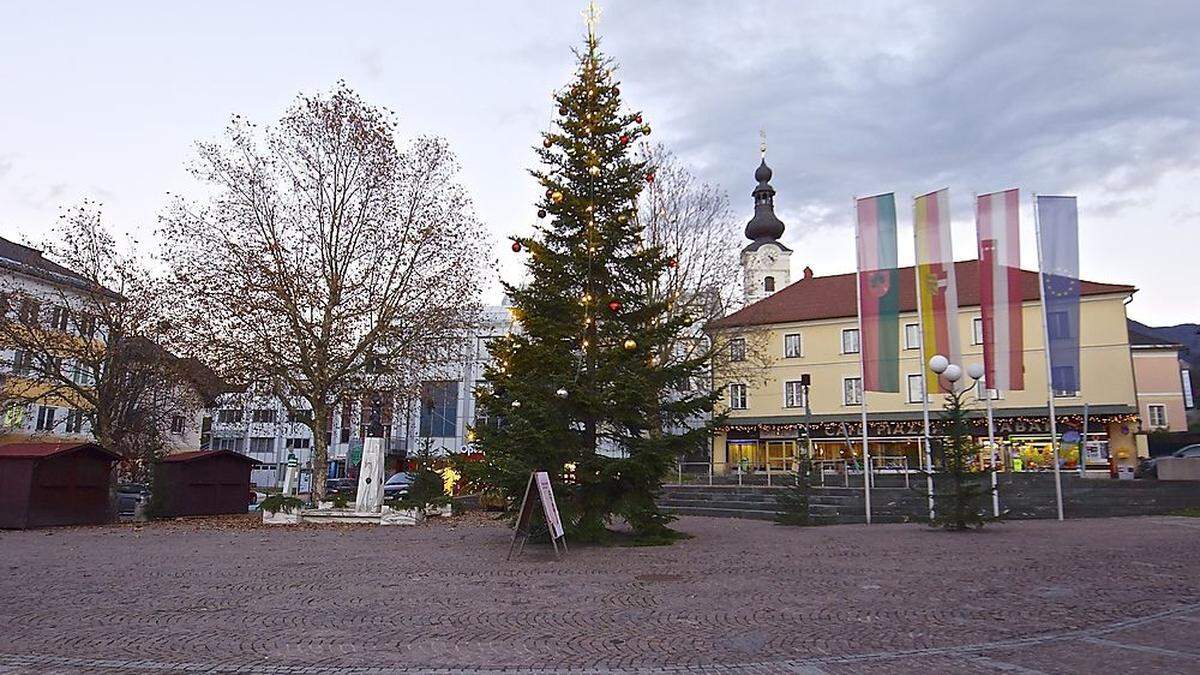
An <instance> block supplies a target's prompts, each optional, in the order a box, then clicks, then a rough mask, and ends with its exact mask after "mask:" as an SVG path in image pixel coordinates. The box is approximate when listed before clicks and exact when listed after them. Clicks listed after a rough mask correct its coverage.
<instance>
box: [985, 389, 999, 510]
mask: <svg viewBox="0 0 1200 675" xmlns="http://www.w3.org/2000/svg"><path fill="white" fill-rule="evenodd" d="M983 398H984V400H985V401H987V423H988V453H989V454H990V455H991V460H992V515H993V516H995V517H997V518H999V517H1000V491H999V489H998V487H997V485H996V424H995V422H993V421H992V387H991V384H990V383H989V382H988V381H987V376H986V375H985V376H984V379H983Z"/></svg>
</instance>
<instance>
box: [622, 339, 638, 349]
mask: <svg viewBox="0 0 1200 675" xmlns="http://www.w3.org/2000/svg"><path fill="white" fill-rule="evenodd" d="M635 349H637V341H635V340H634V339H633V338H629V339H627V340H625V351H627V352H631V351H633V350H635Z"/></svg>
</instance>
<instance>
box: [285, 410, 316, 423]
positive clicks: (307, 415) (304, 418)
mask: <svg viewBox="0 0 1200 675" xmlns="http://www.w3.org/2000/svg"><path fill="white" fill-rule="evenodd" d="M287 421H288V422H289V423H291V424H308V423H309V422H311V421H312V411H311V410H289V411H288V416H287Z"/></svg>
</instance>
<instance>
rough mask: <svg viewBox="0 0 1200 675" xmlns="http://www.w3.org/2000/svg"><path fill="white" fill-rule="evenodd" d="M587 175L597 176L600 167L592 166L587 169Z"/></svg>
mask: <svg viewBox="0 0 1200 675" xmlns="http://www.w3.org/2000/svg"><path fill="white" fill-rule="evenodd" d="M588 173H590V174H592V175H593V176H599V175H600V167H598V166H594V165H593V166H591V167H589V168H588Z"/></svg>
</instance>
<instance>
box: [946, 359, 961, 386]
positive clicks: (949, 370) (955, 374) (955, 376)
mask: <svg viewBox="0 0 1200 675" xmlns="http://www.w3.org/2000/svg"><path fill="white" fill-rule="evenodd" d="M942 377H944V378H946V381H947V382H958V381H959V380H961V379H962V368H960V367H959V366H958V364H956V363H951V364H950V365H948V366H946V370H945V371H944V372H943V373H942Z"/></svg>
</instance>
